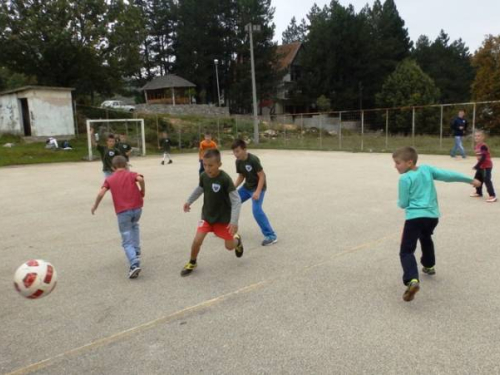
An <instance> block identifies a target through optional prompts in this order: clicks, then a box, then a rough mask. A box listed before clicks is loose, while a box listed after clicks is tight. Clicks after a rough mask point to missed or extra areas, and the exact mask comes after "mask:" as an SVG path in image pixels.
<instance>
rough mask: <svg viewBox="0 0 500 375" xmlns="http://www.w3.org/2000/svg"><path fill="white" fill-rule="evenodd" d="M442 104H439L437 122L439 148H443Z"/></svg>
mask: <svg viewBox="0 0 500 375" xmlns="http://www.w3.org/2000/svg"><path fill="white" fill-rule="evenodd" d="M443 112H444V106H441V120H440V123H439V149H440V150H441V149H442V148H443V117H444V114H443Z"/></svg>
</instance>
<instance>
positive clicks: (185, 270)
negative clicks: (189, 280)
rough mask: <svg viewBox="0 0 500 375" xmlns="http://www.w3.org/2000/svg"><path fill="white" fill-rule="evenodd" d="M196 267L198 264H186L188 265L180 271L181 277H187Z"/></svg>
mask: <svg viewBox="0 0 500 375" xmlns="http://www.w3.org/2000/svg"><path fill="white" fill-rule="evenodd" d="M196 267H198V263H195V264H193V263H191V262H188V263H187V264H186V265H185V266H184V268H183V269H182V271H181V276H187V275H189V274H190V273H191V272H193V271H194V269H195V268H196Z"/></svg>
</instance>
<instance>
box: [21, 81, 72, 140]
mask: <svg viewBox="0 0 500 375" xmlns="http://www.w3.org/2000/svg"><path fill="white" fill-rule="evenodd" d="M17 97H18V99H22V98H26V99H28V107H29V111H30V117H31V133H32V135H33V136H35V137H42V136H43V137H44V136H51V135H74V134H75V125H74V118H73V103H72V99H71V92H70V91H58V90H57V91H56V90H40V89H38V90H28V91H23V92H19V93H17Z"/></svg>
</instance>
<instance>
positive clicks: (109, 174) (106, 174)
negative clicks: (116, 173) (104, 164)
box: [102, 171, 113, 178]
mask: <svg viewBox="0 0 500 375" xmlns="http://www.w3.org/2000/svg"><path fill="white" fill-rule="evenodd" d="M102 173H104V178H108V177H110V176H112V175H113V172H111V171H103V172H102Z"/></svg>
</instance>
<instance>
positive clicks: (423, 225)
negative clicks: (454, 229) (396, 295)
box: [399, 217, 439, 285]
mask: <svg viewBox="0 0 500 375" xmlns="http://www.w3.org/2000/svg"><path fill="white" fill-rule="evenodd" d="M438 222H439V220H438V219H434V218H426V217H423V218H417V219H411V220H406V222H405V226H404V229H403V237H402V239H401V249H400V251H399V257H400V258H401V265H402V266H403V283H404V284H405V285H406V284H408V283H409V282H410V281H411V280H413V279H417V280H418V279H419V278H418V266H417V261H416V260H415V250H416V249H417V242H418V241H420V247H421V248H422V258H421V259H420V262H421V263H422V265H423V266H424V267H427V268H431V267H434V265H435V264H436V258H435V256H434V242H432V237H431V236H432V234H433V233H434V229H435V228H436V226H437V225H438Z"/></svg>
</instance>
